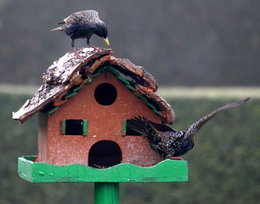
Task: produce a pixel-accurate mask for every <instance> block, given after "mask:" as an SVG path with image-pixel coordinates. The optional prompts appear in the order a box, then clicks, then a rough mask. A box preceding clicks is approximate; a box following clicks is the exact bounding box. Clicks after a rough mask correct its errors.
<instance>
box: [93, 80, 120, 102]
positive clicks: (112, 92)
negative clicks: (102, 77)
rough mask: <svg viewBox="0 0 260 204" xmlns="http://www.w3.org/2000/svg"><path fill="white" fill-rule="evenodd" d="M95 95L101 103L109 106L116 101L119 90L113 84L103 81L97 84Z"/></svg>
mask: <svg viewBox="0 0 260 204" xmlns="http://www.w3.org/2000/svg"><path fill="white" fill-rule="evenodd" d="M94 96H95V99H96V101H97V102H98V103H99V104H100V105H103V106H109V105H112V104H113V103H114V102H115V100H116V98H117V91H116V88H115V87H114V86H113V85H111V84H108V83H103V84H100V85H98V86H97V88H96V89H95V92H94Z"/></svg>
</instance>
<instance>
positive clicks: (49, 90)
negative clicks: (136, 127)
mask: <svg viewBox="0 0 260 204" xmlns="http://www.w3.org/2000/svg"><path fill="white" fill-rule="evenodd" d="M104 70H108V71H110V72H111V73H112V74H114V75H115V77H117V78H118V80H120V81H121V82H122V83H123V84H124V85H125V86H126V87H127V88H129V89H130V90H131V91H132V92H133V93H134V94H135V95H136V96H137V97H139V98H140V99H142V100H143V101H144V103H146V104H147V105H148V106H149V107H150V108H151V109H152V110H153V111H154V112H155V113H156V114H157V115H158V116H160V117H161V120H162V121H163V122H165V123H168V124H172V123H173V121H174V112H173V110H172V108H171V106H170V105H169V104H168V103H167V102H166V101H165V100H164V99H163V98H161V97H160V96H159V95H158V94H157V93H156V91H157V88H158V84H157V83H156V81H155V79H154V77H153V76H152V75H151V74H150V73H149V72H147V71H146V70H145V69H144V68H143V67H141V66H136V65H134V64H133V63H131V62H130V61H129V60H128V59H120V58H116V57H114V56H113V55H112V51H111V50H94V49H93V48H81V49H79V50H77V52H68V53H66V54H65V55H64V56H63V57H61V58H59V59H58V60H57V61H54V62H53V64H52V65H51V66H50V67H49V68H48V69H47V70H46V71H45V72H44V74H43V78H42V79H43V85H42V86H41V87H40V88H39V90H38V92H37V93H36V94H35V95H34V96H33V97H32V98H31V99H28V100H27V101H26V102H25V104H24V105H23V106H22V107H21V108H20V109H19V110H18V111H17V112H14V113H13V119H15V120H18V121H19V122H21V123H23V122H24V121H25V120H26V119H27V118H28V117H30V116H32V115H33V114H34V113H36V112H38V111H42V112H47V113H49V114H51V113H53V112H55V110H56V109H58V108H59V107H60V106H62V104H64V103H66V101H68V100H69V99H70V98H71V97H73V96H74V95H76V93H77V92H78V91H79V90H80V89H81V88H82V87H84V86H87V84H88V83H91V81H93V80H94V79H95V77H97V76H98V75H99V74H100V73H101V72H103V71H104Z"/></svg>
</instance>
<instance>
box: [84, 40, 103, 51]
mask: <svg viewBox="0 0 260 204" xmlns="http://www.w3.org/2000/svg"><path fill="white" fill-rule="evenodd" d="M87 45H88V46H89V47H92V48H93V49H94V50H100V49H99V48H98V47H95V46H94V45H91V44H90V42H89V39H88V38H87Z"/></svg>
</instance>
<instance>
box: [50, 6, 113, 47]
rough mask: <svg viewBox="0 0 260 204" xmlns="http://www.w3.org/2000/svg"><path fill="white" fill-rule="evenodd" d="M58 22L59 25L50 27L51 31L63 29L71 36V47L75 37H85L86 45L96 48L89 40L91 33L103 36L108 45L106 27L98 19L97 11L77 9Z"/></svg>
mask: <svg viewBox="0 0 260 204" xmlns="http://www.w3.org/2000/svg"><path fill="white" fill-rule="evenodd" d="M58 24H60V25H61V26H59V27H57V28H54V29H52V31H64V32H65V33H66V34H67V35H68V36H69V37H70V38H71V40H72V41H71V46H72V47H74V41H75V39H78V38H87V45H89V46H90V47H93V48H94V49H96V47H95V46H93V45H91V44H90V42H89V40H90V38H91V36H92V35H93V34H96V35H98V36H99V37H101V38H104V40H105V42H106V44H107V45H108V46H110V43H109V41H108V38H107V27H106V25H105V23H104V22H103V21H101V20H100V19H99V16H98V12H97V11H94V10H84V11H78V12H75V13H73V14H71V15H69V16H68V17H67V18H65V19H64V20H63V21H62V22H60V23H58Z"/></svg>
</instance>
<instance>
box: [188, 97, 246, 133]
mask: <svg viewBox="0 0 260 204" xmlns="http://www.w3.org/2000/svg"><path fill="white" fill-rule="evenodd" d="M250 100H251V98H245V99H242V100H239V101H235V102H232V103H229V104H227V105H224V106H221V107H220V108H218V109H216V110H214V111H212V112H211V113H209V114H208V115H206V116H204V117H202V118H201V119H199V120H198V121H197V122H195V123H193V124H192V125H191V126H190V127H189V128H187V130H186V135H185V138H191V137H194V135H195V134H196V133H197V132H198V131H199V130H200V129H201V128H202V126H203V125H205V124H206V123H207V122H208V121H209V120H210V119H211V118H213V117H215V116H216V115H217V114H219V113H221V112H224V111H226V110H229V109H231V108H235V107H237V106H239V105H241V104H244V103H246V102H248V101H250Z"/></svg>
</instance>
